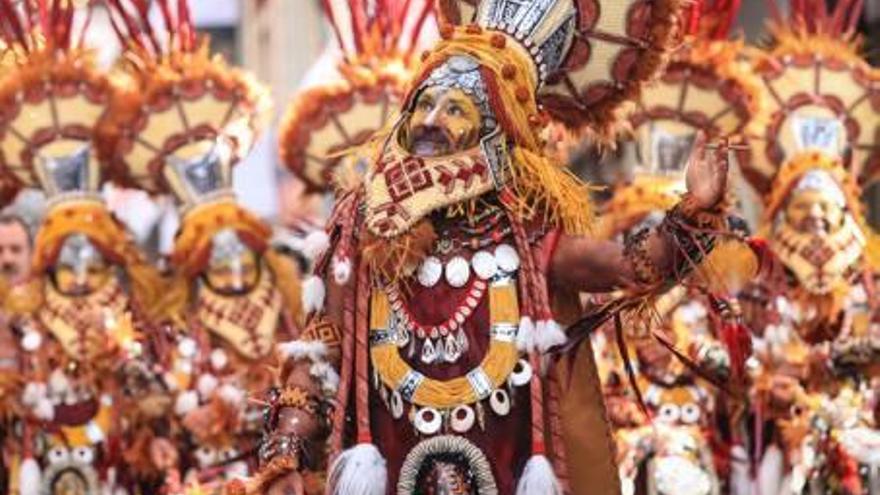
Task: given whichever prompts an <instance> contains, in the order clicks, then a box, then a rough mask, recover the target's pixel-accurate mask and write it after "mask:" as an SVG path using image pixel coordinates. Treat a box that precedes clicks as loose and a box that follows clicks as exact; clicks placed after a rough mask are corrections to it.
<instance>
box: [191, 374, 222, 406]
mask: <svg viewBox="0 0 880 495" xmlns="http://www.w3.org/2000/svg"><path fill="white" fill-rule="evenodd" d="M219 385H220V380H218V379H217V377H216V376H214V375H211V374H208V373H205V374H203V375H201V376H199V379H198V381H196V390H198V391H199V396H200V397H201V398H202V400H203V401H207V400H208V399H209V398H210V397H211V394H212V393H214V390H216V389H217V387H218V386H219Z"/></svg>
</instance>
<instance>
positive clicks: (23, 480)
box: [18, 457, 43, 495]
mask: <svg viewBox="0 0 880 495" xmlns="http://www.w3.org/2000/svg"><path fill="white" fill-rule="evenodd" d="M42 477H43V474H42V473H41V472H40V465H39V464H38V463H37V461H36V459H34V458H33V457H28V458H27V459H25V460H24V461H23V462H22V463H21V466H20V467H19V468H18V486H19V493H20V495H39V493H40V479H41V478H42Z"/></svg>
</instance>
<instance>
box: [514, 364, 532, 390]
mask: <svg viewBox="0 0 880 495" xmlns="http://www.w3.org/2000/svg"><path fill="white" fill-rule="evenodd" d="M531 379H532V365H531V364H529V362H528V361H526V360H525V359H520V360H519V361H517V362H516V365H515V366H514V367H513V371H512V372H511V373H510V383H511V384H513V386H514V387H522V386H523V385H527V384H528V383H529V381H531Z"/></svg>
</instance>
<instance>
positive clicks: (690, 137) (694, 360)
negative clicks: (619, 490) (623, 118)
mask: <svg viewBox="0 0 880 495" xmlns="http://www.w3.org/2000/svg"><path fill="white" fill-rule="evenodd" d="M736 13H737V9H736V6H735V5H732V4H729V3H727V2H702V3H700V4H698V5H697V6H696V7H693V9H692V15H691V16H688V18H689V19H691V22H692V24H693V25H692V28H691V29H692V33H691V35H690V36H689V37H688V38H686V40H685V42H684V43H683V46H682V47H681V48H680V49H678V50H677V51H676V52H675V53H674V54H673V56H672V58H671V60H670V62H669V64H668V65H667V67H666V70H665V71H664V73H663V75H662V76H661V77H660V78H659V80H658V81H657V82H656V83H654V84H653V85H652V86H650V87H649V88H647V89H646V90H645V91H644V92H643V93H642V96H641V98H640V99H639V100H638V101H637V103H636V109H635V110H634V111H633V113H632V114H631V115H630V117H629V120H630V124H631V130H630V131H631V133H632V135H633V138H634V139H633V140H632V141H629V142H626V141H625V142H621V143H619V146H621V147H631V148H635V150H634V151H632V152H631V151H630V150H619V151H618V152H617V153H616V156H622V157H631V156H635V157H637V158H638V163H637V164H636V166H635V167H634V170H633V171H632V172H631V173H630V174H629V175H630V177H631V179H630V180H629V181H627V182H624V183H623V184H620V185H617V186H616V187H614V189H613V191H612V195H611V198H610V199H609V200H608V201H606V202H605V203H604V205H603V209H602V215H601V220H602V223H601V227H600V229H599V235H600V237H602V238H607V239H619V240H620V241H623V242H626V241H627V239H631V238H633V237H638V236H643V235H646V233H647V232H648V229H650V228H652V227H656V225H658V224H660V223H661V222H662V221H663V217H664V213H665V211H666V210H668V209H669V208H671V207H673V206H674V205H675V203H676V202H677V201H678V198H679V196H680V194H681V193H682V192H684V190H685V182H684V179H685V167H686V165H687V160H688V157H689V156H690V154H691V150H692V148H693V146H694V144H695V143H696V141H697V139H698V135H700V134H705V135H706V137H707V139H709V140H710V141H727V140H733V139H737V138H738V137H739V136H740V135H741V134H742V133H743V132H744V130H745V127H746V124H747V123H748V122H749V121H750V119H751V117H752V116H753V115H754V114H755V113H756V112H757V109H758V108H759V106H760V102H761V94H760V91H759V81H757V80H754V78H753V77H751V75H750V74H749V70H748V69H749V67H748V65H747V64H744V63H743V62H740V61H738V60H737V57H738V53H739V51H740V49H741V45H742V43H741V42H737V41H729V40H728V30H729V28H730V24H731V23H732V21H733V18H734V17H735V15H736ZM616 165H617V166H618V167H621V166H623V164H621V163H617V164H616ZM619 175H621V176H624V177H625V176H626V175H628V174H624V173H622V174H619ZM731 221H733V219H731ZM722 262H723V263H722ZM704 265H706V266H705V267H704V268H703V269H702V270H700V271H698V272H697V273H696V274H695V275H694V276H692V277H689V278H688V279H686V280H684V281H682V283H681V284H680V285H678V286H676V287H674V288H672V289H671V290H670V291H668V292H667V293H665V294H664V295H663V296H662V297H660V298H659V299H658V300H657V302H656V303H655V305H654V310H655V315H656V316H655V318H653V319H651V320H650V321H649V322H648V324H647V325H645V324H641V323H642V322H640V321H639V320H636V321H634V322H632V323H630V321H628V319H627V318H623V323H624V324H623V325H622V326H620V327H618V328H615V325H607V326H606V328H605V329H604V330H605V331H604V332H601V333H598V332H597V335H596V337H597V340H596V344H599V345H598V346H597V347H596V351H597V358H598V359H599V360H600V362H601V361H603V360H604V361H606V363H604V364H603V365H600V370H604V371H603V372H604V374H605V376H602V378H603V381H604V387H605V392H606V394H608V396H607V401H608V408H609V416H610V418H611V421H612V423H613V424H614V426H615V437H616V439H617V441H618V448H619V452H618V456H619V458H620V464H621V466H620V469H621V477H622V483H623V487H624V492H625V493H651V494H667V495H673V494H677V493H688V494H693V495H699V494H703V495H708V494H710V493H720V492H721V491H722V490H723V489H724V488H725V483H724V480H725V479H726V478H727V473H726V468H727V464H728V463H727V462H726V459H727V458H728V457H729V452H728V450H729V447H728V446H729V445H730V442H731V438H730V437H729V434H728V432H729V431H730V425H729V423H730V422H731V421H732V420H734V418H732V417H731V412H732V411H730V407H731V406H732V404H728V403H726V401H727V400H729V397H723V394H721V393H720V390H719V386H720V387H723V388H725V389H728V390H730V391H733V390H734V389H739V390H738V392H739V393H740V395H742V394H743V392H744V390H745V386H746V383H745V381H746V377H745V370H744V363H745V360H746V358H747V357H748V354H749V343H748V341H749V335H748V332H747V330H746V329H745V328H744V327H743V326H742V325H741V322H740V321H739V319H738V316H737V311H736V304H735V302H734V301H733V299H732V297H731V295H732V293H733V291H735V290H737V287H741V286H742V285H743V284H744V282H745V280H747V279H748V278H749V277H750V275H749V273H754V271H755V268H756V266H755V263H754V255H753V254H752V252H751V250H750V249H749V248H748V247H747V246H746V245H745V244H744V243H743V242H741V241H734V240H731V241H724V242H722V243H720V244H719V245H718V246H716V248H715V250H714V251H713V252H712V254H711V255H710V257H709V259H707V260H705V261H704ZM592 304H596V301H592ZM617 332H620V333H621V335H615V334H616V333H617ZM619 345H623V346H626V347H627V349H615V348H616V347H617V346H619ZM622 353H627V354H629V355H630V356H632V358H634V359H633V361H632V363H630V362H629V361H628V360H629V357H627V356H622V355H621V354H622ZM628 366H631V367H632V368H634V371H637V373H638V374H637V382H636V383H630V380H629V379H628V378H629V377H628V376H627V374H626V373H627V369H626V368H627V367H628ZM632 386H635V387H638V390H639V391H640V392H641V394H642V397H639V394H637V393H635V390H634V389H633V387H632ZM639 400H644V405H645V406H647V412H649V413H650V414H649V415H645V414H643V412H642V410H641V408H640V407H639V406H640V404H639ZM719 400H720V401H721V403H720V404H719ZM718 406H724V407H722V408H720V409H719V407H718ZM744 407H745V404H744V403H743V404H739V405H738V407H737V409H739V410H740V411H741V410H743V409H744ZM637 485H644V486H637Z"/></svg>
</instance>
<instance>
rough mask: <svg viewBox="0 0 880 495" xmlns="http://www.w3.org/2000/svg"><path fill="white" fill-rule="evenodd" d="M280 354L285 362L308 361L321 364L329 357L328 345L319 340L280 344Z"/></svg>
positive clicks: (292, 341) (293, 341)
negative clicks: (289, 360) (288, 360)
mask: <svg viewBox="0 0 880 495" xmlns="http://www.w3.org/2000/svg"><path fill="white" fill-rule="evenodd" d="M278 352H280V353H281V357H282V358H284V359H285V360H287V359H292V360H294V361H299V360H301V359H308V360H309V361H311V362H313V363H321V362H324V360H325V359H326V357H327V344H325V343H323V342H321V341H319V340H291V341H289V342H282V343H280V344H278Z"/></svg>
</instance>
